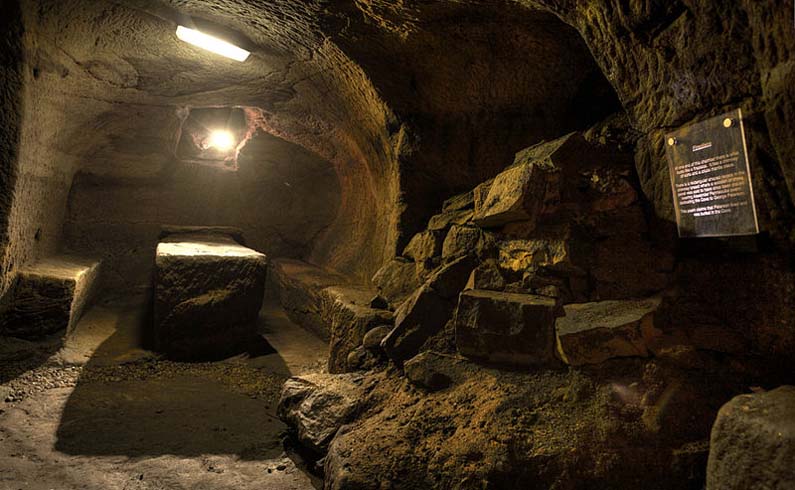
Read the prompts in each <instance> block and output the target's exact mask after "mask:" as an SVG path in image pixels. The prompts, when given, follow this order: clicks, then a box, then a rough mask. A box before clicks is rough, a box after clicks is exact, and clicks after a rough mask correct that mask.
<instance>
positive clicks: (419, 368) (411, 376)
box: [403, 351, 453, 391]
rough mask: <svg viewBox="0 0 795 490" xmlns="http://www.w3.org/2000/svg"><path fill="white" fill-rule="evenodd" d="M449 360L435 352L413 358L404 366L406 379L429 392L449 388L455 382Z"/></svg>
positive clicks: (423, 353) (427, 352) (424, 353)
mask: <svg viewBox="0 0 795 490" xmlns="http://www.w3.org/2000/svg"><path fill="white" fill-rule="evenodd" d="M448 362H449V359H446V358H445V356H442V355H440V354H437V353H436V352H433V351H426V352H422V353H420V354H417V355H416V356H414V357H412V358H411V359H409V360H408V361H406V363H405V364H404V365H403V371H404V372H405V374H406V378H408V380H409V381H411V382H412V383H414V384H415V385H417V386H420V387H422V388H425V389H427V390H429V391H439V390H443V389H445V388H447V387H448V386H450V385H451V384H452V382H453V379H452V378H451V375H450V374H448V373H445V371H448V372H449V371H451V369H449V365H448Z"/></svg>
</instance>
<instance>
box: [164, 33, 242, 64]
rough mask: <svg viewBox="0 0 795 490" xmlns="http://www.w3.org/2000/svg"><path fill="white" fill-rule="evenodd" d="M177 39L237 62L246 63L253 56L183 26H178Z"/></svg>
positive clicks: (222, 41) (220, 40) (232, 45)
mask: <svg viewBox="0 0 795 490" xmlns="http://www.w3.org/2000/svg"><path fill="white" fill-rule="evenodd" d="M177 37H178V38H180V39H182V40H183V41H185V42H186V43H190V44H193V45H194V46H198V47H200V48H202V49H206V50H207V51H210V52H213V53H215V54H220V55H221V56H226V57H227V58H232V59H233V60H237V61H246V58H248V55H249V54H251V53H249V52H248V51H246V50H245V49H242V48H238V47H237V46H235V45H234V44H230V43H228V42H226V41H224V40H222V39H218V38H217V37H213V36H210V35H209V34H205V33H203V32H199V31H197V30H195V29H189V28H187V27H183V26H177Z"/></svg>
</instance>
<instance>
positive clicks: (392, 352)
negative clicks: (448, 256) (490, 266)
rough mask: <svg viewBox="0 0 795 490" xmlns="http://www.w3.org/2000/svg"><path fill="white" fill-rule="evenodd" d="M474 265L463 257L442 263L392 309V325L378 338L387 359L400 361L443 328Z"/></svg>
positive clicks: (407, 357) (470, 260) (417, 349)
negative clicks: (393, 326)
mask: <svg viewBox="0 0 795 490" xmlns="http://www.w3.org/2000/svg"><path fill="white" fill-rule="evenodd" d="M474 265H475V264H474V260H473V259H472V258H470V257H462V258H460V259H458V260H456V261H454V262H451V263H450V264H448V265H446V266H444V267H442V268H441V269H439V270H438V271H436V272H435V273H434V274H433V275H432V276H431V277H430V278H429V279H428V280H427V281H426V282H425V284H423V285H422V286H421V287H420V288H419V289H417V290H416V291H414V294H412V295H411V296H410V297H409V299H407V300H406V302H405V303H403V304H402V305H401V306H400V308H398V309H397V310H396V311H395V328H394V329H392V331H391V332H389V334H387V336H386V337H384V340H383V341H382V342H381V347H382V348H383V349H384V351H385V352H386V353H387V355H388V356H389V357H390V359H392V360H393V361H395V362H396V363H397V364H399V365H400V364H402V363H403V362H404V361H405V360H407V359H410V358H411V357H413V356H414V355H416V354H417V352H418V351H419V349H420V347H422V345H423V344H424V343H425V341H426V340H428V339H429V338H430V337H431V336H433V335H435V334H437V333H438V332H439V331H441V330H442V329H443V328H444V326H445V324H446V323H447V321H448V320H449V319H450V317H451V316H452V313H453V309H454V307H455V302H454V298H455V297H456V296H457V295H458V293H459V292H460V291H461V290H462V289H463V288H464V286H465V285H466V281H467V278H468V277H469V274H470V272H471V270H472V268H473V267H474Z"/></svg>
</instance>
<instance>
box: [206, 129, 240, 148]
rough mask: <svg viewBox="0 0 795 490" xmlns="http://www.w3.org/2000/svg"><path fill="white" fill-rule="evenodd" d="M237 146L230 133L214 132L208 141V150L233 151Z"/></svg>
mask: <svg viewBox="0 0 795 490" xmlns="http://www.w3.org/2000/svg"><path fill="white" fill-rule="evenodd" d="M234 146H235V138H234V137H233V136H232V133H230V132H229V131H212V132H211V133H210V138H209V139H208V140H207V147H208V148H216V149H218V150H221V151H227V150H231V149H232V148H233V147H234Z"/></svg>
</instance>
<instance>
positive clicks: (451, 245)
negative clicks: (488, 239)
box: [442, 225, 481, 260]
mask: <svg viewBox="0 0 795 490" xmlns="http://www.w3.org/2000/svg"><path fill="white" fill-rule="evenodd" d="M480 238H481V232H480V229H479V228H476V227H474V226H463V225H453V226H451V227H450V230H449V231H448V232H447V236H446V237H445V238H444V243H443V244H442V258H443V259H444V260H450V259H452V258H455V257H461V256H463V255H467V254H471V255H476V254H477V252H478V243H479V242H480Z"/></svg>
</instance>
